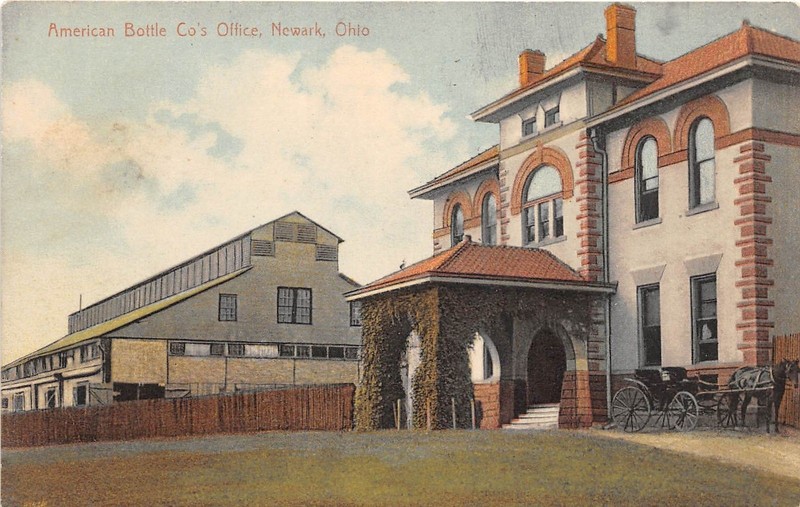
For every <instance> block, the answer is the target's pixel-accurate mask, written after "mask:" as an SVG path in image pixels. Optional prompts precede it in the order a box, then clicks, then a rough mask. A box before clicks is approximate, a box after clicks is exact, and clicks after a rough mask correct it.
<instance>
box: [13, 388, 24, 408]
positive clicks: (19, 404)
mask: <svg viewBox="0 0 800 507" xmlns="http://www.w3.org/2000/svg"><path fill="white" fill-rule="evenodd" d="M23 410H25V393H17V394H15V395H14V412H21V411H23Z"/></svg>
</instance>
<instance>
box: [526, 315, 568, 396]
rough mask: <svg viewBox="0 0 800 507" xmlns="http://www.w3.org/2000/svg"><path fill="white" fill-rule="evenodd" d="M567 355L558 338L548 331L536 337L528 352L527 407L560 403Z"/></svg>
mask: <svg viewBox="0 0 800 507" xmlns="http://www.w3.org/2000/svg"><path fill="white" fill-rule="evenodd" d="M566 370H567V355H566V353H565V351H564V345H563V344H562V343H561V340H560V339H559V338H558V336H556V335H555V333H553V332H552V331H550V330H543V331H541V332H540V333H538V334H537V335H536V337H535V338H534V339H533V342H532V343H531V348H530V350H528V406H531V405H534V404H540V403H558V402H559V401H561V384H562V382H563V381H564V372H565V371H566Z"/></svg>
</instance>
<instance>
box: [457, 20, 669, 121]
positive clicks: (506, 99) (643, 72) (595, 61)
mask: <svg viewBox="0 0 800 507" xmlns="http://www.w3.org/2000/svg"><path fill="white" fill-rule="evenodd" d="M606 47H607V43H606V40H605V39H604V38H603V37H602V36H601V35H598V36H597V38H596V39H595V40H594V42H592V43H591V44H589V45H588V46H586V47H584V48H583V49H581V50H580V51H578V52H577V53H575V54H573V55H572V56H570V57H569V58H567V59H565V60H564V61H562V62H560V63H559V64H557V65H555V66H554V67H552V68H551V69H549V70H547V71H545V72H544V73H542V74H541V75H540V76H538V77H536V78H534V79H533V80H532V81H531V82H530V83H528V84H527V85H525V86H523V87H520V88H518V89H516V90H514V91H512V92H510V93H508V94H506V95H504V96H503V97H501V98H499V99H498V100H495V101H494V102H492V103H491V104H488V105H486V106H484V107H482V108H481V109H479V110H477V111H475V112H474V113H472V118H473V119H474V120H476V121H480V120H481V119H483V118H486V117H487V116H488V115H489V114H491V112H492V111H494V110H496V109H497V108H499V107H504V106H505V105H507V104H509V103H511V102H513V101H514V99H516V98H517V97H520V96H523V95H525V94H527V93H529V92H532V91H534V90H536V89H541V88H544V86H545V85H546V84H548V83H549V82H551V81H553V80H555V79H556V78H557V77H560V76H562V75H564V74H565V73H567V72H568V71H570V70H573V69H577V68H582V69H585V70H588V71H591V72H597V73H613V74H615V75H619V76H622V77H627V78H629V79H633V80H637V81H644V82H650V81H653V80H655V79H656V78H657V77H659V76H660V75H661V65H662V64H661V63H660V62H659V61H657V60H654V59H652V58H648V57H646V56H644V55H640V54H638V53H637V55H636V68H635V69H629V68H626V67H623V66H620V65H618V64H616V63H612V62H609V61H608V60H607V59H606Z"/></svg>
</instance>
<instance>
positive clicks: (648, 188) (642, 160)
mask: <svg viewBox="0 0 800 507" xmlns="http://www.w3.org/2000/svg"><path fill="white" fill-rule="evenodd" d="M635 171H636V172H635V177H634V180H635V186H636V223H640V222H646V221H648V220H653V219H655V218H658V145H657V144H656V140H655V139H654V138H652V137H649V136H648V137H645V138H644V139H642V140H641V141H639V144H638V145H637V146H636V168H635Z"/></svg>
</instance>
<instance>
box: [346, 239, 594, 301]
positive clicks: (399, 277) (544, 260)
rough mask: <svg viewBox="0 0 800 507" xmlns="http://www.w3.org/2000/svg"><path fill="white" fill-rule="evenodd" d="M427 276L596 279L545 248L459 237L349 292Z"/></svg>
mask: <svg viewBox="0 0 800 507" xmlns="http://www.w3.org/2000/svg"><path fill="white" fill-rule="evenodd" d="M428 277H442V278H448V277H451V278H470V279H476V280H489V281H518V282H546V283H553V282H555V283H564V284H568V285H575V284H578V285H586V286H598V284H597V283H590V282H587V281H585V280H584V279H583V278H581V276H580V275H579V274H578V273H577V272H575V270H573V269H572V268H570V267H569V266H568V265H567V264H565V263H564V262H562V261H561V260H559V259H558V257H556V256H555V255H553V254H551V253H550V252H548V251H547V250H542V249H539V248H522V247H510V246H487V245H480V244H478V243H473V242H471V241H462V242H461V243H459V244H457V245H455V246H454V247H452V248H450V249H448V250H446V251H444V252H442V253H440V254H438V255H434V256H433V257H430V258H428V259H425V260H423V261H420V262H417V263H415V264H412V265H411V266H408V267H407V268H405V269H401V270H400V271H396V272H394V273H392V274H390V275H388V276H385V277H383V278H380V279H378V280H376V281H374V282H372V283H369V284H367V285H365V286H363V287H361V288H360V289H358V290H356V291H353V292H351V293H349V294H350V295H356V294H363V293H366V292H372V291H374V290H377V289H385V288H388V287H392V286H395V285H400V284H404V283H405V282H411V281H414V280H418V279H424V278H428ZM600 285H602V284H600Z"/></svg>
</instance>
